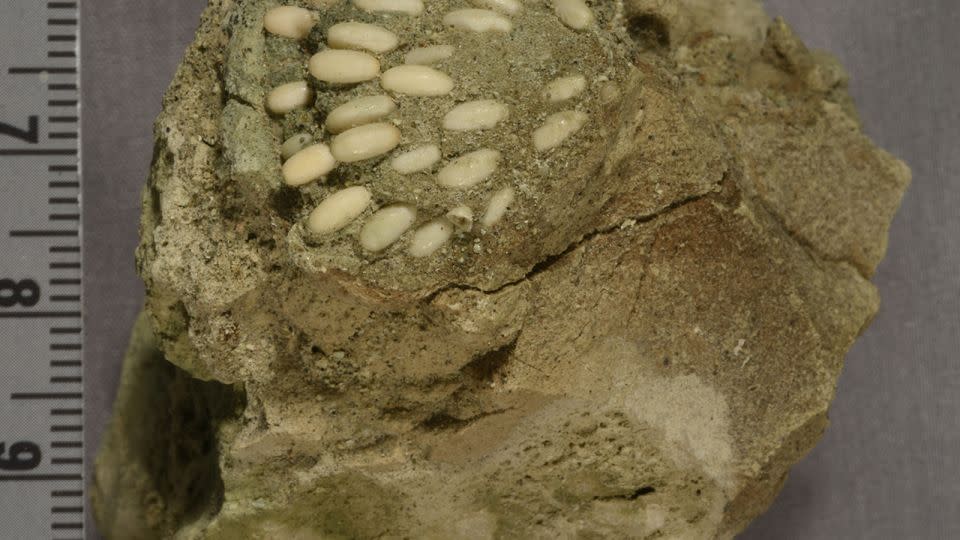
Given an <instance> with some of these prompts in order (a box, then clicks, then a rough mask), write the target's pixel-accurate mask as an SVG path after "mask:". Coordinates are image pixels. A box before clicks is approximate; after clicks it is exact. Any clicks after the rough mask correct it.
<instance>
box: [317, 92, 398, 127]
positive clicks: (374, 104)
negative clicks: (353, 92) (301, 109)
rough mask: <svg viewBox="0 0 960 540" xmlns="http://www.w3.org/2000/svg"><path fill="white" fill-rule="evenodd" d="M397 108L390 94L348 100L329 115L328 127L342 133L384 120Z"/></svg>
mask: <svg viewBox="0 0 960 540" xmlns="http://www.w3.org/2000/svg"><path fill="white" fill-rule="evenodd" d="M396 110H397V104H396V103H395V102H394V101H393V100H392V99H390V96H383V95H380V96H365V97H361V98H357V99H354V100H352V101H348V102H347V103H344V104H343V105H341V106H339V107H337V108H336V109H334V110H332V111H330V114H328V115H327V129H329V130H330V132H331V133H341V132H343V131H346V130H348V129H350V128H355V127H357V126H362V125H364V124H370V123H372V122H376V121H378V120H382V119H383V118H386V117H387V116H389V115H390V113H392V112H394V111H396Z"/></svg>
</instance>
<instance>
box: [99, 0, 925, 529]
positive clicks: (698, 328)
mask: <svg viewBox="0 0 960 540" xmlns="http://www.w3.org/2000/svg"><path fill="white" fill-rule="evenodd" d="M287 3H288V4H290V5H289V6H285V7H283V8H278V7H277V5H276V4H275V3H273V2H267V1H264V0H211V2H210V6H209V7H208V9H207V10H206V12H205V13H204V15H203V20H202V23H201V27H200V30H199V32H198V35H197V40H196V42H195V43H194V44H193V46H191V48H190V49H189V50H188V52H187V55H186V58H185V59H184V62H183V64H182V66H181V67H180V69H179V71H178V73H177V76H176V78H175V80H174V82H173V84H172V85H171V87H170V89H169V91H168V93H167V96H166V98H165V101H164V109H163V112H162V114H161V115H160V118H159V119H158V120H157V124H156V157H155V161H154V164H153V170H152V174H151V177H150V179H149V182H148V185H147V187H146V189H145V191H144V204H143V219H142V226H141V227H142V229H141V237H142V242H141V245H140V248H139V251H138V254H137V260H138V268H139V271H140V273H141V275H142V276H143V279H144V281H145V283H146V286H147V305H146V309H145V313H144V316H143V318H142V320H141V322H140V323H139V324H138V327H137V330H136V331H135V335H134V339H133V344H132V345H131V350H130V352H129V354H128V358H127V367H126V371H125V375H124V383H123V387H122V388H121V392H120V396H119V398H118V401H117V405H116V417H115V419H114V421H113V424H112V427H111V431H110V434H109V437H108V438H107V441H106V443H105V445H104V447H103V450H102V452H101V454H100V458H99V460H98V469H97V471H98V472H97V477H96V497H95V502H96V506H97V516H98V519H99V520H100V524H101V527H102V529H103V531H104V532H105V533H106V535H107V536H108V537H109V538H172V537H175V538H191V539H192V538H206V539H219V538H223V539H235V538H303V539H306V538H478V539H479V538H653V537H659V538H729V537H731V536H733V535H735V534H736V533H737V532H739V531H740V530H742V529H743V528H744V527H745V526H746V525H747V524H748V523H749V522H750V520H751V519H753V518H754V517H756V516H757V515H758V514H759V513H761V512H762V511H763V510H764V509H765V508H766V507H767V505H769V503H770V502H771V500H772V499H773V497H774V496H775V495H776V493H777V491H778V490H779V488H780V486H781V485H782V483H783V480H784V478H785V476H786V474H787V471H788V469H789V467H790V466H791V465H792V464H793V463H795V462H796V461H797V460H798V459H799V458H800V457H802V456H803V455H804V454H805V453H806V452H807V451H808V450H809V449H810V448H811V447H812V446H813V445H814V444H815V442H816V441H817V439H818V438H819V436H820V434H821V433H822V431H823V429H824V428H825V426H826V423H827V410H828V408H829V404H830V400H831V399H832V396H833V393H834V389H835V383H836V379H837V376H838V374H839V371H840V368H841V364H842V359H843V356H844V354H845V353H846V351H847V350H848V348H849V347H850V345H851V344H852V343H853V341H854V339H855V338H856V337H857V336H858V335H859V334H860V332H861V331H862V330H863V329H864V328H865V326H866V325H867V324H868V323H869V321H870V319H871V318H872V317H873V315H874V314H875V313H876V310H877V305H878V297H877V293H876V291H875V289H874V287H873V286H872V285H871V284H870V282H869V278H870V276H871V275H872V273H873V272H874V270H875V268H876V266H877V264H878V263H879V261H880V259H881V258H882V256H883V253H884V251H885V242H886V236H887V227H888V224H889V222H890V220H891V218H892V215H893V213H894V212H895V210H896V208H897V206H898V204H899V201H900V197H901V196H902V193H903V191H904V189H905V187H906V185H907V183H908V181H909V171H908V170H907V168H906V166H905V165H903V164H902V163H901V162H899V161H897V160H896V159H894V158H892V157H891V156H889V155H888V154H886V153H885V152H883V151H882V150H879V149H877V148H875V147H874V146H873V144H872V143H871V142H870V141H869V140H868V139H867V138H866V137H864V135H863V134H862V133H861V130H860V127H859V124H858V120H857V116H856V113H855V111H854V109H853V106H852V104H851V101H850V98H849V96H848V94H847V92H846V78H845V77H846V76H845V74H844V72H843V70H842V69H841V68H840V67H839V66H838V65H837V63H836V62H835V61H834V60H833V59H832V58H830V57H829V56H827V55H825V54H821V53H813V52H810V51H808V50H807V48H806V47H804V45H803V44H802V43H801V42H800V41H799V40H798V39H797V38H796V37H795V36H794V35H793V33H792V32H791V30H790V28H789V27H788V26H787V25H786V23H784V22H783V21H780V20H776V21H770V20H769V19H768V18H767V17H766V16H765V14H764V13H763V11H762V9H761V8H760V7H759V5H758V4H757V3H755V2H754V1H752V0H734V1H725V2H716V1H713V0H623V1H609V2H592V3H590V2H584V1H582V0H563V1H561V0H553V1H523V2H521V1H516V0H476V1H474V2H466V1H456V0H435V1H428V2H421V1H420V0H402V1H401V0H394V1H389V2H388V1H385V0H354V1H346V0H344V1H336V0H311V1H307V0H303V1H300V2H294V1H291V2H287ZM292 8H297V9H292Z"/></svg>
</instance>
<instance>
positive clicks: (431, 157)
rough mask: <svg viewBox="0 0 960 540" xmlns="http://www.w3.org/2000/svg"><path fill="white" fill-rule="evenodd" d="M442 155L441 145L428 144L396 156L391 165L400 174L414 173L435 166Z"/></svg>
mask: <svg viewBox="0 0 960 540" xmlns="http://www.w3.org/2000/svg"><path fill="white" fill-rule="evenodd" d="M440 157H441V156H440V147H439V146H437V145H435V144H428V145H425V146H420V147H417V148H414V149H413V150H409V151H407V152H404V153H402V154H399V155H397V156H395V157H394V158H393V159H392V160H391V161H390V166H391V167H393V170H395V171H397V172H398V173H400V174H413V173H415V172H420V171H425V170H427V169H429V168H431V167H433V166H434V165H436V163H437V162H438V161H440Z"/></svg>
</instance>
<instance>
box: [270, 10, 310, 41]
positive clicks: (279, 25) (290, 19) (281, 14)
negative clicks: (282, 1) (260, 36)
mask: <svg viewBox="0 0 960 540" xmlns="http://www.w3.org/2000/svg"><path fill="white" fill-rule="evenodd" d="M315 23H316V20H315V19H314V18H313V13H312V12H310V11H309V10H306V9H303V8H299V7H294V6H280V7H275V8H272V9H269V10H267V13H266V14H265V15H264V16H263V27H264V28H265V29H266V30H267V32H270V33H271V34H276V35H278V36H282V37H288V38H291V39H303V38H305V37H307V36H309V35H310V31H311V30H313V25H314V24H315Z"/></svg>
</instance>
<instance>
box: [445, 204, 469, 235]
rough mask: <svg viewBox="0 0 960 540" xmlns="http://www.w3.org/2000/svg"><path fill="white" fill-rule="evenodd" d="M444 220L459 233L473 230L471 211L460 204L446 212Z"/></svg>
mask: <svg viewBox="0 0 960 540" xmlns="http://www.w3.org/2000/svg"><path fill="white" fill-rule="evenodd" d="M446 218H447V220H448V221H450V223H453V226H454V227H455V228H456V229H457V230H458V231H460V232H470V231H471V230H472V229H473V210H472V209H471V208H470V207H469V206H467V205H465V204H461V205H460V206H458V207H456V208H452V209H451V210H450V211H449V212H447V215H446Z"/></svg>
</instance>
